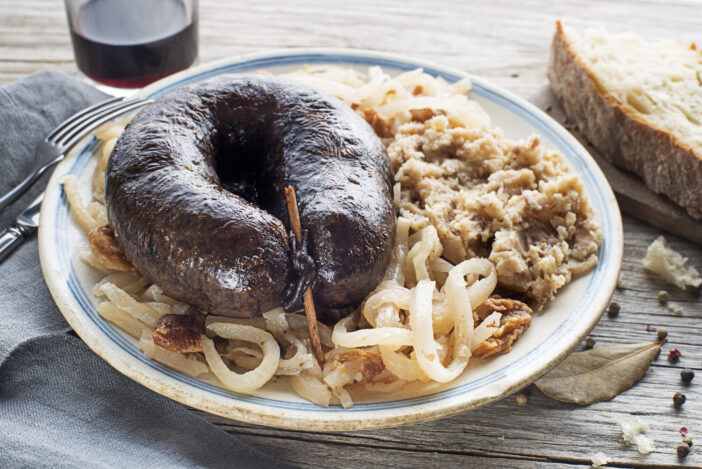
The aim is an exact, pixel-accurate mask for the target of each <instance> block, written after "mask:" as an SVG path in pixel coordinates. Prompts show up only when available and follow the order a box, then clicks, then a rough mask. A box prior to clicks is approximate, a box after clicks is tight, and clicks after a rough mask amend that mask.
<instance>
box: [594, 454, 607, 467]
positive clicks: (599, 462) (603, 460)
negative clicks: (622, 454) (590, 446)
mask: <svg viewBox="0 0 702 469" xmlns="http://www.w3.org/2000/svg"><path fill="white" fill-rule="evenodd" d="M590 460H591V461H592V467H600V466H604V465H605V464H607V463H608V462H609V458H608V457H607V455H605V454H604V453H603V452H602V451H599V452H597V453H595V454H593V455H592V458H590Z"/></svg>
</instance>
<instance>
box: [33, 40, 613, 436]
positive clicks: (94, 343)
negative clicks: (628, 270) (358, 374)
mask: <svg viewBox="0 0 702 469" xmlns="http://www.w3.org/2000/svg"><path fill="white" fill-rule="evenodd" d="M313 63H314V64H320V63H323V64H339V65H344V66H348V67H360V68H364V69H365V68H366V67H368V66H372V65H380V66H382V67H383V68H384V69H386V70H388V71H391V72H402V71H406V70H411V69H415V68H418V67H422V68H424V70H425V71H426V72H427V73H430V74H431V75H435V76H441V77H443V78H445V79H446V80H448V81H449V82H454V81H457V80H459V79H460V78H463V77H465V76H469V75H467V74H465V73H463V72H461V71H458V70H454V69H450V68H447V67H441V66H438V65H435V64H431V63H427V62H423V61H417V60H412V59H407V58H403V57H398V56H395V55H389V54H383V53H378V52H369V51H357V50H343V49H341V50H339V49H320V50H316V49H315V50H285V51H273V52H267V53H261V54H254V55H247V56H243V57H238V58H233V59H226V60H223V61H219V62H215V63H212V64H205V65H201V66H199V67H196V68H193V69H191V70H187V71H185V72H182V73H179V74H177V75H174V76H171V77H169V78H166V79H164V80H161V81H159V82H157V83H155V84H153V85H151V86H149V87H147V88H145V89H144V90H142V91H141V92H140V93H139V94H140V95H142V96H152V97H155V96H159V95H162V94H164V93H166V92H167V91H169V90H171V89H173V88H175V87H178V86H180V85H183V84H185V83H188V82H192V81H196V80H200V79H203V78H206V77H210V76H213V75H218V74H221V73H228V72H229V73H231V72H246V71H252V70H258V69H266V70H269V71H271V72H274V73H275V72H284V71H288V70H291V69H293V68H298V67H300V66H302V65H303V64H313ZM470 78H471V79H472V80H473V92H472V98H473V99H475V100H477V101H478V102H479V103H480V104H481V105H482V106H483V108H484V109H485V110H486V111H487V113H488V114H489V115H490V117H491V118H492V122H493V124H494V125H497V126H499V127H502V128H503V129H504V131H505V134H506V135H507V136H508V137H509V138H512V139H518V138H524V137H527V136H528V135H531V134H534V133H535V134H537V135H539V137H540V138H541V141H542V142H543V144H544V145H546V146H547V147H549V148H556V149H558V150H559V151H561V152H562V153H563V154H564V155H565V157H566V159H567V161H568V163H569V164H570V165H571V166H572V168H573V169H574V170H575V171H577V172H578V173H579V174H580V176H581V177H582V180H583V182H584V183H585V188H586V190H587V193H588V194H589V196H590V200H591V202H592V204H593V206H594V208H595V210H596V211H597V214H598V216H599V217H600V219H601V221H602V226H603V241H602V245H601V246H600V250H599V262H598V263H597V267H596V268H595V269H594V270H593V271H592V272H590V273H589V274H588V275H586V276H583V277H580V278H578V279H576V280H575V281H573V282H572V283H571V284H570V285H568V286H567V287H565V288H563V289H562V290H561V291H560V292H559V293H558V295H557V298H556V300H555V301H554V302H553V303H551V304H550V305H548V307H547V308H546V309H545V310H544V311H543V312H542V313H539V314H536V315H535V317H534V319H533V323H532V326H531V327H530V328H529V329H528V330H527V331H526V333H525V334H524V335H523V336H522V338H520V339H519V341H518V342H517V343H516V345H515V346H514V347H513V349H512V351H511V352H510V353H508V354H506V355H503V356H500V357H496V358H493V359H489V360H484V361H481V360H473V361H471V365H470V367H469V369H468V370H467V371H466V372H465V373H464V374H463V375H462V376H461V377H460V378H459V379H457V380H456V381H454V382H453V383H449V384H447V385H442V386H438V387H436V388H433V389H431V390H429V391H426V390H425V391H424V393H423V394H421V395H411V392H412V390H411V389H409V390H404V391H403V392H404V393H398V394H392V395H388V394H381V395H376V396H368V398H367V399H364V400H357V401H356V403H355V405H354V406H353V407H352V408H351V409H348V410H344V409H342V408H341V407H339V406H331V407H329V408H322V407H319V406H316V405H314V404H312V403H310V402H307V401H305V400H303V399H301V398H299V397H297V396H296V395H295V394H294V393H293V392H292V391H291V390H289V389H287V388H286V387H284V386H282V384H281V383H271V384H269V385H267V386H266V387H264V388H263V389H262V390H260V391H258V392H256V393H255V394H251V395H247V394H240V393H235V392H230V391H227V390H225V389H222V388H220V387H218V386H216V385H215V384H213V383H210V382H206V381H202V380H198V379H194V378H191V377H189V376H185V375H183V374H181V373H178V372H176V371H173V370H171V369H169V368H167V367H165V366H162V365H160V364H158V363H156V362H153V361H150V360H147V359H145V358H144V356H143V355H142V353H141V351H140V350H139V349H138V347H137V342H136V341H135V340H134V339H132V338H131V337H129V336H128V335H127V334H125V333H123V332H122V331H120V330H119V329H118V328H116V327H115V326H113V325H112V324H110V323H108V322H107V321H105V320H103V319H102V318H101V317H100V316H99V315H98V313H97V309H96V301H95V299H94V298H93V296H92V294H91V288H92V286H93V285H94V283H95V282H96V281H97V280H98V279H99V278H100V274H98V273H96V272H95V271H93V270H92V269H90V268H89V267H87V266H86V265H85V264H83V262H82V261H81V260H80V259H79V257H78V256H79V253H80V252H81V250H84V249H86V248H87V240H86V239H85V236H84V235H83V234H82V233H81V232H80V230H79V229H78V228H77V227H76V226H75V224H74V223H73V221H72V219H71V218H70V217H69V211H68V205H67V203H66V198H65V196H64V194H63V193H62V189H61V186H60V184H59V181H60V179H61V177H62V176H63V175H64V174H68V173H70V174H76V175H78V177H79V178H80V179H81V180H82V181H84V182H85V184H84V186H85V194H84V196H85V198H86V200H87V198H88V197H89V189H88V187H89V182H88V181H89V180H90V177H91V175H92V172H93V169H94V167H95V159H94V158H93V157H92V155H93V151H94V150H95V148H96V145H95V139H92V138H89V139H88V140H87V141H86V142H85V143H83V144H82V145H81V146H80V147H79V148H77V150H76V151H74V152H72V154H71V155H69V156H68V157H67V158H66V160H65V161H63V162H62V163H61V164H60V165H59V166H58V167H57V169H56V171H55V172H54V174H53V176H52V178H51V181H50V182H49V185H48V188H47V190H46V196H45V198H44V203H43V205H42V210H41V227H40V230H39V254H40V258H41V265H42V269H43V272H44V277H45V279H46V283H47V284H48V286H49V289H50V290H51V294H52V295H53V297H54V299H55V300H56V304H57V305H58V306H59V308H60V309H61V311H62V312H63V315H64V316H65V317H66V320H67V321H68V322H69V323H70V325H71V327H73V329H74V330H75V331H76V332H77V333H78V334H79V335H80V337H81V338H82V339H83V340H84V341H85V343H86V344H88V346H89V347H90V348H91V349H93V350H94V351H95V353H97V354H98V355H99V356H101V357H102V358H103V359H104V360H106V361H107V362H108V363H109V364H110V365H112V366H113V367H114V368H116V369H117V370H119V371H120V372H122V373H124V374H125V375H127V376H129V377H130V378H132V379H134V380H135V381H137V382H139V383H141V384H143V385H144V386H146V387H148V388H151V389H153V390H154V391H156V392H158V393H161V394H163V395H165V396H168V397H170V398H171V399H174V400H176V401H179V402H182V403H183V404H187V405H189V406H192V407H196V408H198V409H202V410H205V411H207V412H211V413H214V414H219V415H222V416H225V417H230V418H233V419H237V420H242V421H246V422H251V423H255V424H260V425H269V426H275V427H283V428H293V429H304V430H352V429H362V428H374V427H387V426H393V425H400V424H404V423H409V422H415V421H419V420H427V419H435V418H439V417H443V416H446V415H450V414H455V413H458V412H462V411H466V410H470V409H474V408H476V407H479V406H482V405H485V404H488V403H490V402H493V401H495V400H497V399H500V398H502V397H504V396H507V395H509V394H510V393H512V392H514V391H516V390H517V389H519V388H521V387H523V386H526V385H527V384H529V383H531V382H532V381H534V380H535V379H537V378H538V377H539V376H541V375H542V374H544V373H545V372H546V371H548V370H549V369H550V368H552V367H553V366H554V365H555V364H556V363H558V362H559V361H560V360H562V359H563V358H564V357H565V356H566V355H567V354H568V353H569V352H570V350H572V349H573V348H574V347H575V346H576V345H577V344H578V342H579V341H580V340H581V339H582V338H583V337H584V336H585V335H586V334H587V333H588V332H589V331H590V329H592V327H593V326H594V325H595V323H596V322H597V320H598V319H599V318H600V315H601V314H602V312H603V311H604V309H605V306H606V304H607V302H608V301H609V298H610V297H611V295H612V292H613V291H614V288H615V286H616V282H617V277H618V274H619V269H620V266H621V259H622V224H621V216H620V214H619V209H618V207H617V203H616V200H615V198H614V194H613V193H612V190H611V188H610V186H609V184H608V183H607V180H606V179H605V177H604V175H603V174H602V172H601V171H600V169H599V168H598V167H597V165H596V163H595V161H594V160H593V159H592V157H590V155H589V154H588V153H587V151H586V150H585V149H584V148H583V147H582V146H581V145H580V144H579V143H578V142H577V141H576V140H575V139H574V138H573V137H572V136H571V135H570V134H569V133H568V132H567V131H566V130H565V129H563V128H562V127H561V126H560V125H559V124H558V123H556V122H555V121H554V120H552V119H551V118H550V117H549V116H547V115H546V114H544V113H543V112H541V111H540V110H539V109H537V108H536V107H534V106H532V105H531V104H529V103H527V102H525V101H524V100H522V99H520V98H518V97H516V96H514V95H512V94H510V93H508V92H506V91H504V90H502V89H500V88H498V87H496V86H494V85H491V84H490V83H488V82H486V81H484V80H481V79H479V78H477V77H472V76H471V77H470Z"/></svg>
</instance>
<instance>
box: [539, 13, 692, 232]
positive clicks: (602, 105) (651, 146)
mask: <svg viewBox="0 0 702 469" xmlns="http://www.w3.org/2000/svg"><path fill="white" fill-rule="evenodd" d="M548 79H549V81H550V83H551V89H552V90H553V92H554V94H555V95H556V97H557V98H558V99H559V101H560V102H561V104H562V106H563V109H564V110H565V113H566V115H567V116H568V118H569V119H570V120H572V121H573V122H574V123H575V125H576V126H577V127H578V130H580V132H581V133H582V134H583V135H584V136H585V138H587V139H588V141H590V143H592V144H593V145H594V146H595V148H597V150H599V152H600V153H601V154H602V156H603V157H604V158H605V159H607V160H608V161H610V162H611V163H612V164H614V165H615V166H617V167H619V168H622V169H625V170H628V171H631V172H633V173H635V174H637V175H638V176H639V177H641V178H642V179H643V181H644V182H645V184H646V185H647V186H648V187H649V188H650V189H651V190H653V191H654V192H656V193H659V194H665V195H667V196H668V197H669V198H670V199H672V200H673V201H674V202H675V203H677V204H678V205H680V206H681V207H683V208H684V209H686V210H687V213H688V214H689V215H690V216H691V217H693V218H695V219H698V220H700V219H702V155H699V154H697V153H695V151H694V150H693V149H692V148H690V147H689V146H688V145H686V144H684V143H682V142H680V141H679V140H678V139H677V138H676V136H675V135H674V134H673V133H672V132H670V131H669V130H666V129H663V128H661V127H658V126H656V125H654V124H652V123H651V122H648V121H646V119H645V118H644V117H643V116H642V115H641V114H640V113H639V112H638V111H637V110H635V109H634V108H633V107H631V106H629V105H628V104H622V103H620V102H619V101H617V100H616V99H615V98H614V97H613V96H611V95H610V94H609V93H608V92H607V91H606V90H605V89H604V88H603V87H602V86H601V85H600V83H599V81H598V80H597V78H596V76H595V74H594V73H593V71H592V70H591V69H590V68H589V67H588V66H587V64H585V62H584V61H583V60H582V59H581V58H580V57H579V56H578V55H577V54H576V53H575V52H574V50H573V48H572V47H571V45H570V43H569V42H568V38H567V37H566V35H565V33H564V31H563V25H562V24H561V22H560V21H557V22H556V34H555V35H554V37H553V42H552V43H551V57H550V59H549V66H548Z"/></svg>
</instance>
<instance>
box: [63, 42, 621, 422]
mask: <svg viewBox="0 0 702 469" xmlns="http://www.w3.org/2000/svg"><path fill="white" fill-rule="evenodd" d="M321 63H324V64H338V65H356V66H365V67H368V66H376V65H377V66H381V67H383V68H387V69H393V70H397V71H408V70H414V69H416V68H420V67H421V68H423V69H424V71H425V72H426V73H428V74H430V75H433V76H437V77H442V78H444V79H445V80H446V81H448V82H450V83H453V82H456V81H458V80H460V79H462V78H465V77H466V76H470V75H467V74H459V73H451V72H448V71H446V70H445V69H438V68H432V67H431V66H427V65H426V64H424V63H421V64H418V63H413V62H411V61H406V60H400V59H395V58H387V57H378V56H365V55H359V54H357V53H349V54H343V53H300V54H295V53H290V54H286V55H281V56H269V57H263V58H255V59H251V60H243V61H240V62H236V63H228V64H224V65H221V66H216V67H214V68H211V69H209V70H204V71H202V72H200V73H196V74H194V75H191V76H185V77H184V78H182V79H179V80H176V81H174V82H172V83H169V84H168V85H166V86H163V87H158V89H156V90H155V91H152V92H150V93H149V92H148V91H149V89H152V88H153V87H154V85H152V86H151V87H149V88H147V89H146V90H145V91H146V92H147V94H146V95H147V96H149V97H158V96H161V95H163V94H165V93H167V92H168V91H170V90H171V89H173V88H176V87H178V86H182V85H185V84H187V83H191V82H194V81H198V80H202V79H205V78H208V77H211V76H215V75H220V74H223V73H241V72H247V71H253V70H257V69H265V68H277V67H284V66H291V65H298V66H301V65H304V64H321ZM470 78H471V80H472V82H473V87H472V91H471V93H472V94H474V95H477V96H480V97H481V98H483V99H485V100H488V101H491V102H492V103H494V104H496V105H498V106H500V107H502V108H504V109H506V110H507V111H509V112H511V113H512V114H516V115H517V116H518V117H519V118H521V119H522V120H524V121H526V122H528V123H529V124H530V125H532V126H533V127H534V128H535V129H537V130H538V131H539V132H541V133H542V134H543V135H545V136H546V137H547V138H549V139H550V140H551V141H552V142H553V143H554V144H555V146H556V148H557V149H558V150H559V151H560V152H561V153H563V154H564V155H565V157H566V159H567V160H568V162H569V163H570V164H571V165H572V166H573V167H574V168H575V169H576V170H577V172H578V174H579V175H580V176H581V178H582V179H583V182H584V184H585V188H586V191H587V193H588V195H589V197H590V202H591V204H592V205H593V207H594V209H595V211H596V212H597V215H598V216H599V218H600V220H601V222H602V227H603V241H602V243H601V245H600V248H599V253H598V263H597V265H596V267H595V268H594V270H593V271H592V275H591V276H590V280H589V282H588V284H587V286H586V287H585V291H584V293H583V294H582V296H581V297H580V298H579V300H578V302H577V306H576V307H575V308H574V309H573V310H572V311H571V312H570V314H569V315H568V317H567V319H566V320H565V321H563V322H562V323H561V324H560V325H559V326H558V327H557V328H556V329H555V330H554V331H553V332H552V333H551V334H550V335H549V336H548V337H547V338H546V339H544V340H543V341H542V342H541V343H540V344H539V345H538V346H536V347H535V348H533V349H532V350H530V351H529V352H528V353H527V354H526V355H524V356H523V357H521V358H519V359H518V360H516V361H515V362H513V363H511V364H509V365H507V366H505V367H503V368H501V369H499V370H497V371H495V372H493V373H491V374H489V375H487V376H483V377H482V378H479V379H476V380H474V381H470V382H468V383H465V384H462V385H459V386H456V387H452V388H449V389H444V390H442V391H438V392H434V393H430V394H425V395H421V396H417V397H412V398H406V399H398V400H394V401H386V402H374V403H357V404H355V405H354V406H353V407H352V408H350V409H343V408H341V407H339V406H332V407H328V408H323V407H320V406H318V405H315V404H312V403H308V402H292V401H285V400H279V399H273V398H268V397H261V396H255V395H249V394H241V393H237V392H233V391H228V390H226V389H223V388H220V387H218V386H215V385H212V384H210V383H207V382H204V381H202V380H199V379H196V378H192V377H190V376H187V375H184V374H182V373H180V372H177V371H174V370H172V369H170V368H168V367H166V366H163V365H161V364H159V363H157V362H154V361H152V360H149V359H147V358H145V357H144V355H143V354H142V352H141V351H140V350H139V349H138V347H137V346H136V345H134V344H133V343H131V342H130V341H129V340H127V339H126V338H125V336H123V335H122V333H120V332H119V331H118V328H117V327H116V326H114V325H112V324H110V323H109V322H107V321H105V320H104V319H102V318H101V317H100V316H99V314H98V312H97V308H96V306H95V304H94V303H93V301H92V300H91V298H90V296H89V295H88V293H87V292H86V291H85V289H84V288H83V287H82V285H81V283H80V281H79V279H78V275H77V272H76V269H75V266H74V265H73V263H72V261H71V259H70V254H69V253H70V249H69V243H68V236H67V232H68V231H67V227H68V226H67V224H68V220H69V207H68V203H67V200H66V197H65V194H64V193H63V191H61V196H60V197H59V198H57V201H56V206H55V207H53V208H54V210H55V213H56V215H55V217H53V221H54V226H53V232H54V237H53V242H54V246H56V247H57V250H56V254H57V257H58V262H59V264H61V265H64V266H69V269H68V270H67V272H68V275H67V276H66V277H65V282H66V285H65V286H66V287H67V289H68V290H69V291H70V293H71V294H72V295H73V298H74V299H75V300H76V301H77V303H78V304H79V305H80V307H81V308H82V309H83V312H84V313H85V314H86V316H87V318H88V319H89V320H90V321H91V322H92V323H93V325H95V326H96V327H97V328H98V329H99V331H100V332H101V333H102V334H104V336H105V337H107V338H108V339H109V340H110V341H111V342H112V343H113V344H114V345H116V346H117V347H119V348H120V349H121V350H122V351H124V352H125V353H127V354H128V355H129V356H130V358H132V359H134V360H136V361H138V362H140V363H143V364H145V365H146V366H148V367H149V368H152V369H154V370H156V371H158V372H159V373H161V374H163V375H165V376H167V377H168V378H171V379H173V380H175V381H176V382H178V383H180V384H181V385H184V386H186V387H190V388H192V389H194V390H197V391H204V392H206V393H211V394H214V395H217V396H221V397H225V398H229V399H234V400H236V401H241V402H244V403H247V404H254V405H259V406H263V407H272V408H278V409H285V410H295V411H302V412H314V413H317V414H318V413H320V412H328V413H338V412H342V413H349V412H368V411H372V412H373V411H382V410H389V409H395V408H409V407H416V406H421V405H423V404H427V403H430V402H431V403H437V402H441V401H445V400H450V399H454V398H456V397H457V396H460V395H464V394H467V393H470V392H473V391H475V390H478V389H481V388H484V387H486V386H488V385H490V384H493V383H496V382H498V381H500V380H503V379H504V378H506V377H507V376H509V375H510V373H513V372H516V371H517V370H519V369H523V368H525V367H528V366H529V365H531V364H532V363H534V362H535V361H536V360H538V359H539V358H540V357H543V355H544V352H545V351H547V350H549V349H550V348H551V347H553V346H554V345H555V344H557V343H558V342H559V341H561V340H562V339H563V338H564V336H565V334H564V332H565V331H569V330H572V329H573V328H574V327H575V326H577V325H579V323H580V322H584V321H589V322H592V317H591V316H587V315H584V314H582V313H583V312H584V311H585V310H586V309H588V306H589V305H590V304H591V302H592V301H593V300H594V299H595V297H596V296H598V292H600V291H601V290H602V289H603V288H604V289H605V290H606V289H607V287H608V285H607V284H606V280H607V276H605V275H603V272H604V271H605V269H607V266H610V265H616V264H617V259H616V258H614V256H615V253H616V252H617V249H614V247H615V246H614V244H613V243H616V242H618V236H617V232H616V227H617V226H618V225H617V224H616V220H615V217H613V215H614V214H612V213H610V210H609V209H608V208H607V200H606V197H605V194H604V193H603V192H602V191H601V189H600V187H599V186H598V180H597V179H598V178H597V177H596V176H595V174H594V173H593V172H592V171H591V168H590V165H591V164H592V160H591V159H590V161H589V164H588V159H589V158H590V157H589V155H588V156H586V152H585V151H584V150H583V149H582V147H580V149H578V146H579V145H578V144H577V143H575V140H574V139H569V138H566V137H565V136H564V135H562V134H561V133H560V132H558V131H557V127H555V126H554V124H553V123H551V122H549V121H546V120H544V118H543V117H542V115H539V113H540V112H539V111H535V109H534V108H530V107H529V106H524V105H523V104H522V103H520V102H518V101H516V100H513V99H511V97H510V96H509V95H505V94H501V93H499V92H497V91H495V90H494V89H491V88H492V87H491V86H490V85H488V84H486V83H484V82H483V81H482V80H480V79H479V78H476V77H472V76H470ZM156 85H158V83H157V84H156ZM95 143H96V142H95V138H94V137H93V138H92V139H91V140H90V141H88V142H87V143H86V144H85V146H84V147H83V148H82V149H81V150H80V152H79V153H78V155H77V157H76V158H75V159H74V161H73V163H72V165H71V166H70V167H69V169H68V171H67V172H66V173H67V174H80V173H81V172H82V171H83V170H84V169H85V166H86V165H87V164H89V162H90V161H91V160H92V158H93V152H94V150H95ZM583 153H585V154H583ZM607 189H609V188H607ZM610 191H611V190H610ZM49 210H51V209H49ZM616 215H617V216H618V213H617V214H616ZM583 334H584V332H583Z"/></svg>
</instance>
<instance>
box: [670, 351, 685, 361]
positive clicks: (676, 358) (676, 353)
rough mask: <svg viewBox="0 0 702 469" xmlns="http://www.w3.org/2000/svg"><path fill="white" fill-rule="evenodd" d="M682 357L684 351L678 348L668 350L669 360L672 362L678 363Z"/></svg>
mask: <svg viewBox="0 0 702 469" xmlns="http://www.w3.org/2000/svg"><path fill="white" fill-rule="evenodd" d="M680 357H682V352H681V351H680V350H678V349H676V348H672V349H670V351H668V361H669V362H670V363H677V362H678V361H679V360H680Z"/></svg>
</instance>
